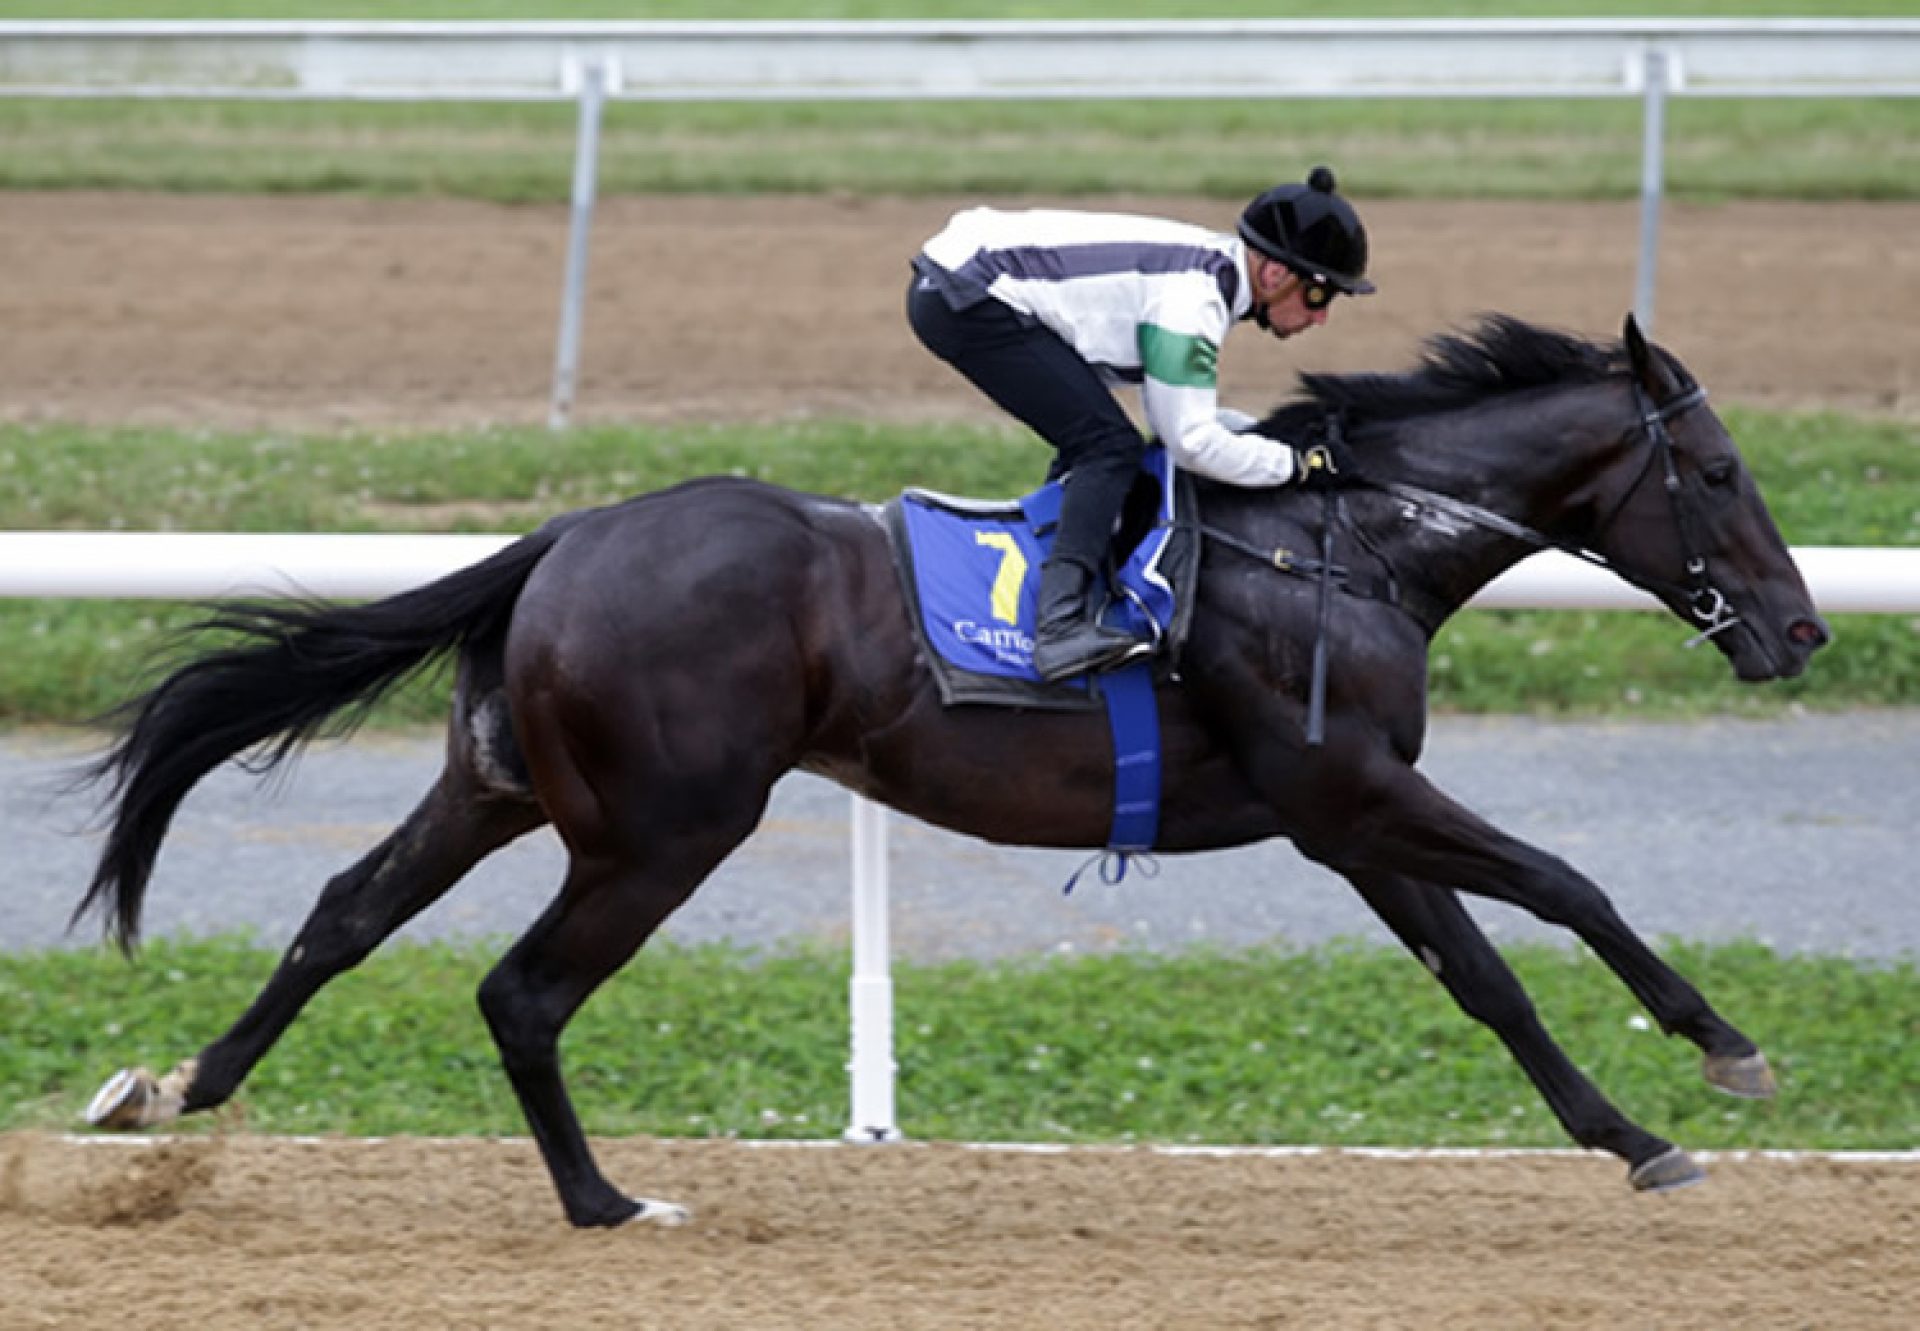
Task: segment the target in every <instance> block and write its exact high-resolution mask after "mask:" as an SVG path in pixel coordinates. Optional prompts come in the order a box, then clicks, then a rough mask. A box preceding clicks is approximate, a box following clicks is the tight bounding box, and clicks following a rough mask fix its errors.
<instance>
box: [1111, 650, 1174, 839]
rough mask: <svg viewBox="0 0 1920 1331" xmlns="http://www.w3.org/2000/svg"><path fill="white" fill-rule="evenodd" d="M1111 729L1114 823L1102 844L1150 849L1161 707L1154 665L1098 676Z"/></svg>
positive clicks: (1156, 825) (1155, 823) (1155, 831)
mask: <svg viewBox="0 0 1920 1331" xmlns="http://www.w3.org/2000/svg"><path fill="white" fill-rule="evenodd" d="M1100 691H1101V692H1102V693H1103V694H1104V695H1105V696H1106V700H1107V724H1108V726H1109V728H1110V729H1111V730H1112V731H1113V828H1112V830H1111V831H1110V832H1109V833H1108V834H1107V847H1108V848H1109V849H1110V850H1118V851H1123V852H1125V851H1140V850H1151V849H1153V843H1154V841H1155V839H1156V838H1157V837H1158V836H1159V834H1160V713H1159V711H1158V710H1157V709H1156V708H1155V706H1154V701H1153V670H1152V668H1151V667H1150V666H1147V665H1132V666H1128V667H1127V668H1126V669H1125V670H1116V671H1114V672H1113V673H1111V674H1107V675H1102V676H1101V677H1100Z"/></svg>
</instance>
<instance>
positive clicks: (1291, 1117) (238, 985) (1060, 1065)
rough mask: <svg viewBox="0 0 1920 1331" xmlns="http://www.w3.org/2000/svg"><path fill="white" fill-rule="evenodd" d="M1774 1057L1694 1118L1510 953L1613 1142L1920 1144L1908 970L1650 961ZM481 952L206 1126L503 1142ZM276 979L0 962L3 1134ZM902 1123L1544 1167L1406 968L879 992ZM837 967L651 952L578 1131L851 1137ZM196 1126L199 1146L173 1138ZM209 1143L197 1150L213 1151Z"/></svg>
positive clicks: (315, 1048) (1669, 1061)
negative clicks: (1585, 1075) (1682, 977)
mask: <svg viewBox="0 0 1920 1331" xmlns="http://www.w3.org/2000/svg"><path fill="white" fill-rule="evenodd" d="M1667 950H1668V952H1669V954H1670V956H1671V957H1672V959H1673V960H1674V961H1675V963H1676V964H1677V965H1678V967H1679V968H1680V969H1681V971H1682V972H1683V973H1685V974H1687V975H1688V976H1689V977H1690V978H1691V979H1693V980H1694V981H1695V982H1696V983H1698V984H1699V985H1700V986H1701V987H1702V988H1703V989H1704V990H1705V991H1706V992H1707V993H1708V994H1709V995H1710V996H1711V997H1712V998H1713V1000H1714V1002H1715V1003H1716V1004H1717V1005H1718V1006H1719V1007H1720V1009H1721V1010H1722V1011H1724V1012H1726V1013H1728V1014H1729V1015H1730V1017H1731V1018H1732V1019H1733V1020H1735V1021H1736V1022H1737V1023H1738V1024H1740V1025H1741V1026H1742V1027H1743V1028H1744V1029H1746V1030H1747V1031H1748V1033H1749V1034H1750V1035H1752V1036H1753V1037H1754V1038H1755V1039H1756V1040H1757V1041H1758V1042H1759V1043H1760V1044H1761V1045H1762V1047H1763V1048H1765V1049H1766V1050H1767V1051H1768V1053H1769V1055H1770V1057H1771V1058H1772V1059H1773V1060H1774V1062H1775V1064H1776V1066H1777V1068H1778V1070H1779V1072H1780V1075H1781V1079H1782V1085H1783V1093H1782V1095H1781V1097H1780V1099H1779V1100H1777V1101H1775V1102H1772V1103H1767V1104H1750V1103H1745V1102H1738V1101H1732V1100H1728V1099H1726V1098H1724V1097H1722V1096H1720V1095H1718V1094H1717V1093H1715V1092H1713V1091H1711V1090H1709V1089H1708V1088H1707V1087H1706V1086H1705V1084H1704V1083H1703V1082H1702V1081H1701V1080H1700V1078H1699V1076H1698V1056H1697V1054H1696V1053H1695V1051H1694V1050H1693V1049H1692V1048H1691V1047H1690V1046H1687V1045H1685V1044H1684V1043H1683V1042H1680V1041H1675V1040H1667V1039H1664V1038H1662V1037H1661V1036H1660V1035H1659V1034H1658V1032H1657V1031H1654V1030H1651V1029H1649V1027H1648V1023H1647V1022H1646V1020H1645V1018H1644V1017H1642V1016H1641V1015H1640V1010H1639V1009H1638V1007H1637V1006H1636V1005H1635V1004H1634V1002H1633V1000H1632V999H1631V997H1630V996H1629V995H1628V994H1627V993H1626V991H1625V990H1624V989H1623V988H1622V987H1621V985H1620V984H1619V983H1618V981H1617V980H1615V979H1614V977H1613V976H1612V975H1611V974H1610V973H1608V972H1607V971H1605V969H1604V968H1603V967H1601V966H1600V965H1599V964H1598V963H1597V962H1595V961H1593V960H1592V959H1591V958H1590V957H1588V956H1586V955H1584V954H1582V953H1575V952H1569V951H1562V950H1559V949H1555V948H1549V947H1541V946H1529V947H1522V948H1515V949H1513V950H1512V953H1511V955H1512V958H1513V961H1514V965H1515V969H1516V970H1517V971H1518V973H1519V974H1520V976H1521V978H1522V980H1523V981H1524V982H1525V983H1526V985H1527V987H1528V989H1529V991H1530V992H1531V993H1532V994H1533V996H1534V998H1535V1000H1536V1002H1537V1003H1538V1005H1539V1007H1540V1009H1541V1011H1542V1013H1543V1015H1544V1016H1545V1018H1546V1020H1547V1022H1548V1024H1549V1026H1550V1027H1551V1028H1552V1029H1553V1030H1554V1031H1555V1033H1556V1035H1557V1037H1558V1038H1559V1039H1560V1040H1561V1041H1562V1043H1563V1044H1564V1046H1565V1047H1566V1049H1567V1050H1568V1052H1569V1053H1570V1054H1571V1055H1572V1056H1573V1058H1574V1059H1575V1061H1576V1062H1578V1063H1580V1064H1581V1065H1582V1066H1583V1067H1585V1068H1586V1069H1587V1070H1588V1072H1589V1073H1590V1074H1591V1075H1592V1076H1593V1077H1594V1079H1595V1080H1596V1081H1597V1082H1598V1083H1599V1084H1600V1085H1601V1086H1602V1087H1603V1088H1605V1089H1606V1090H1607V1092H1608V1093H1609V1095H1610V1096H1611V1097H1612V1098H1613V1099H1614V1100H1615V1102H1616V1103H1618V1104H1620V1105H1621V1106H1622V1108H1624V1109H1625V1110H1626V1112H1628V1113H1629V1114H1630V1115H1632V1116H1634V1117H1635V1118H1637V1119H1639V1120H1641V1121H1643V1122H1645V1123H1646V1124H1647V1125H1648V1126H1649V1127H1651V1128H1652V1129H1653V1130H1655V1131H1658V1132H1661V1133H1662V1134H1663V1135H1669V1136H1673V1137H1675V1138H1676V1139H1678V1140H1680V1141H1683V1142H1685V1143H1686V1144H1687V1145H1689V1146H1695V1147H1702V1148H1740V1147H1766V1148H1803V1149H1816V1148H1818V1149H1870V1148H1878V1149H1893V1148H1910V1147H1912V1146H1913V1144H1914V1142H1915V1141H1916V1140H1920V1098H1916V1097H1915V1095H1914V1094H1913V1088H1914V1087H1915V1086H1920V973H1917V972H1916V971H1915V969H1914V967H1913V965H1912V964H1911V963H1908V964H1904V965H1900V966H1895V967H1865V966H1860V965H1857V964H1854V963H1852V962H1849V961H1846V960H1842V959H1837V958H1812V957H1785V956H1779V955H1776V954H1774V953H1772V952H1770V951H1768V950H1767V949H1765V948H1762V947H1759V946H1757V945H1720V946H1712V947H1704V946H1682V945H1672V946H1670V947H1669V948H1668V949H1667ZM495 954H496V949H494V948H491V947H485V946H480V945H472V944H469V945H461V946H450V945H419V944H415V945H401V946H398V947H395V948H392V949H389V950H387V951H385V952H383V953H381V954H379V955H378V956H377V957H375V958H374V959H373V960H372V961H371V962H369V963H368V964H367V965H366V966H364V967H362V968H361V969H360V970H358V971H356V972H353V973H351V974H349V975H347V976H344V977H342V978H341V979H340V980H339V981H338V982H337V983H336V984H334V985H333V986H332V987H330V988H329V989H328V990H327V991H326V992H325V993H324V994H323V995H322V996H321V997H320V998H319V999H318V1000H317V1001H316V1002H315V1004H314V1005H313V1007H312V1009H311V1010H310V1011H309V1012H308V1014H307V1015H306V1016H305V1017H303V1018H302V1020H301V1021H300V1022H299V1023H297V1024H296V1025H295V1026H294V1028H293V1029H292V1030H291V1032H289V1034H288V1035H287V1036H286V1038H285V1039H284V1040H283V1041H282V1042H281V1044H280V1045H279V1047H278V1048H276V1049H275V1050H274V1052H273V1053H272V1054H271V1055H269V1057H268V1058H267V1059H266V1060H265V1061H264V1062H263V1063H262V1064H261V1066H260V1067H259V1068H258V1070H257V1071H256V1072H255V1074H254V1076H253V1077H252V1078H251V1079H250V1080H249V1082H248V1083H247V1085H246V1087H245V1088H244V1089H243V1091H242V1094H241V1097H240V1099H239V1101H238V1103H237V1104H236V1105H235V1106H233V1107H231V1108H230V1109H229V1110H228V1111H226V1115H225V1119H226V1122H227V1124H228V1125H231V1124H233V1123H234V1122H236V1121H237V1122H240V1123H244V1124H245V1126H247V1127H249V1128H253V1129H259V1130H263V1131H273V1132H337V1133H347V1134H391V1133H413V1134H434V1135H439V1134H473V1133H483V1134H497V1133H513V1134H521V1133H524V1131H525V1126H524V1124H523V1123H522V1121H521V1119H520V1115H519V1110H518V1108H517V1106H516V1104H515V1102H514V1100H513V1097H512V1094H511V1092H510V1091H509V1089H508V1087H507V1084H506V1081H505V1078H504V1076H503V1075H502V1073H501V1072H500V1069H499V1066H498V1064H497V1062H496V1060H495V1057H494V1053H493V1049H492V1046H491V1044H490V1043H489V1042H488V1040H487V1037H486V1033H485V1028H484V1025H483V1023H482V1022H481V1020H480V1017H479V1014H478V1012H477V1011H476V1009H475V1007H474V1004H473V998H472V993H473V989H474V986H475V985H476V984H477V983H478V981H479V979H480V977H481V976H482V975H483V974H484V973H485V970H486V968H487V966H488V965H490V964H491V961H492V958H493V957H494V955H495ZM272 963H273V957H272V956H271V955H270V954H268V953H266V952H264V951H261V950H258V949H256V948H253V947H251V946H249V945H247V944H245V943H243V942H241V941H238V940H235V939H224V940H206V941H194V942H181V941H168V942H161V943H157V944H154V945H152V946H150V947H149V948H148V950H147V951H146V952H144V953H143V954H142V957H141V960H140V962H139V963H138V964H137V965H132V966H130V965H128V964H126V963H125V962H123V961H122V960H120V959H119V958H118V957H117V956H113V955H109V954H106V953H104V952H49V953H39V954H29V955H0V1029H3V1030H6V1031H8V1032H10V1033H11V1034H10V1036H9V1039H8V1040H7V1041H6V1042H5V1043H4V1044H0V1129H10V1128H28V1127H35V1128H42V1127H62V1126H67V1125H70V1124H71V1122H72V1120H73V1118H74V1116H75V1115H76V1114H77V1113H78V1112H79V1111H80V1109H81V1108H82V1107H83V1106H84V1105H85V1102H86V1099H87V1097H88V1096H89V1095H91V1094H92V1092H93V1091H94V1089H95V1088H96V1087H97V1086H98V1084H99V1083H100V1081H102V1080H103V1079H104V1078H105V1077H106V1075H107V1074H108V1073H110V1072H112V1071H113V1069H114V1068H116V1067H118V1066H121V1065H122V1063H123V1062H125V1061H130V1060H131V1061H139V1060H148V1061H151V1062H153V1063H154V1064H156V1065H163V1066H171V1064H172V1062H173V1061H175V1060H176V1059H178V1058H180V1057H183V1056H185V1055H186V1054H188V1053H191V1052H193V1051H194V1050H196V1049H198V1048H199V1047H200V1046H201V1045H202V1044H203V1043H204V1042H205V1041H207V1040H209V1039H210V1038H212V1037H213V1036H215V1035H217V1034H218V1033H219V1031H220V1030H221V1029H222V1027H223V1026H224V1024H225V1023H227V1022H230V1021H231V1020H233V1019H234V1017H235V1016H237V1015H238V1013H239V1012H240V1011H241V1009H242V1007H243V1006H244V1005H245V1004H246V1003H247V1002H248V1001H250V1000H251V998H252V996H253V994H254V992H255V991H256V990H257V988H258V986H259V985H260V984H261V983H262V982H263V981H264V979H265V977H266V975H267V973H268V971H269V970H270V968H271V966H272ZM895 986H896V1005H897V1012H898V1056H899V1061H900V1086H899V1091H900V1096H899V1117H900V1121H901V1123H902V1125H903V1127H904V1128H905V1130H906V1131H907V1132H909V1133H910V1134H911V1135H914V1136H918V1137H923V1138H940V1139H964V1140H982V1141H1081V1142H1090V1141H1166V1142H1215V1143H1287V1142H1316V1143H1330V1144H1339V1145H1369V1144H1388V1145H1409V1144H1427V1145H1457V1146H1493V1145H1501V1146H1512V1145H1528V1146H1552V1145H1564V1144H1565V1138H1564V1136H1563V1134H1562V1133H1561V1131H1560V1129H1559V1127H1558V1125H1557V1124H1556V1123H1555V1122H1554V1120H1553V1119H1552V1116H1551V1115H1550V1114H1549V1113H1548V1112H1547V1110H1546V1108H1545V1107H1544V1105H1543V1104H1542V1103H1541V1102H1540V1100H1539V1099H1538V1097H1537V1096H1536V1095H1535V1093H1534V1091H1533V1089H1532V1087H1531V1086H1529V1085H1528V1084H1527V1083H1526V1081H1525V1079H1524V1078H1523V1077H1522V1075H1521V1074H1520V1072H1519V1071H1518V1070H1517V1068H1516V1067H1515V1066H1514V1065H1513V1064H1512V1062H1511V1061H1510V1060H1509V1058H1508V1057H1507V1055H1506V1053H1505V1051H1504V1049H1503V1048H1502V1047H1501V1046H1500V1044H1499V1043H1498V1042H1497V1041H1496V1040H1495V1039H1494V1038H1493V1037H1492V1036H1491V1035H1490V1034H1488V1033H1487V1032H1485V1031H1484V1030H1483V1029H1482V1028H1480V1027H1478V1026H1476V1025H1474V1024H1473V1023H1472V1022H1470V1021H1469V1020H1467V1019H1466V1018H1465V1017H1464V1016H1462V1015H1461V1014H1460V1013H1459V1012H1458V1011H1457V1010H1456V1009H1455V1008H1454V1007H1453V1005H1452V1003H1451V1002H1450V1000H1448V999H1447V998H1446V996H1445V995H1444V993H1443V992H1442V991H1441V990H1440V988H1439V987H1438V986H1437V985H1435V984H1434V983H1433V982H1432V980H1431V979H1430V978H1429V977H1428V976H1427V975H1426V973H1425V972H1424V971H1423V970H1422V969H1421V968H1420V966H1418V965H1417V964H1415V963H1414V962H1412V961H1411V960H1409V959H1408V958H1406V957H1405V956H1404V955H1403V954H1401V953H1399V952H1397V951H1391V950H1387V949H1383V948H1374V947H1367V946H1360V945H1344V946H1330V947H1324V948H1316V949H1313V950H1310V951H1298V952H1295V951H1283V950H1277V949H1274V950H1261V951H1255V952H1248V953H1200V952H1194V953H1185V954H1179V955H1175V956H1170V957H1148V956H1142V955H1124V954H1123V955H1113V956H1102V957H1082V958H1078V959H1071V960H1066V959H1059V958H1055V959H1050V960H1044V961H1042V960H1034V961H1023V962H1006V963H997V964H980V963H950V964H944V965H938V966H926V965H913V964H902V965H899V966H897V967H896V969H895ZM846 992H847V961H846V957H845V955H844V954H836V955H828V954H826V953H824V952H796V953H783V954H777V955H766V956H760V955H752V954H748V953H743V952H740V951H736V950H730V949H726V948H721V947H713V946H705V947H699V948H685V947H676V946H673V945H656V946H655V947H653V948H650V949H649V950H648V951H647V952H646V953H645V954H644V955H643V956H642V957H641V958H640V959H639V960H638V961H636V962H635V963H634V964H633V965H631V966H630V967H629V968H628V969H627V970H626V971H625V972H623V973H622V974H621V975H620V976H618V977H616V978H615V980H614V981H612V982H611V983H610V984H609V985H608V986H607V987H606V988H605V989H604V990H603V991H602V992H601V993H600V994H599V995H598V996H596V997H595V999H594V1000H593V1001H592V1002H591V1003H590V1004H589V1005H588V1007H587V1008H586V1009H585V1010H584V1011H583V1012H582V1014H581V1015H580V1017H579V1019H578V1020H577V1021H576V1022H575V1023H574V1026H573V1027H572V1029H571V1030H570V1032H569V1034H568V1036H567V1039H566V1044H565V1052H566V1057H567V1063H568V1067H569V1076H570V1079H571V1081H572V1084H573V1087H574V1089H575V1092H576V1095H577V1096H578V1098H579V1101H580V1105H581V1109H582V1114H583V1117H584V1118H585V1120H586V1122H587V1123H588V1125H589V1127H590V1129H591V1130H592V1131H594V1132H596V1133H607V1134H630V1133H652V1134H660V1135H669V1136H710V1135H713V1136H718V1135H726V1136H735V1135H737V1136H742V1137H766V1138H808V1137H823V1136H832V1135H834V1134H836V1133H837V1132H838V1131H839V1128H840V1127H841V1126H842V1125H843V1124H844V1122H845V1114H846V1103H847V1087H846V1081H845V1075H844V1072H843V1070H842V1069H843V1067H844V1064H845V1059H846V1048H847V1019H846ZM191 1122H193V1121H191V1120H190V1121H189V1123H191ZM219 1126H220V1120H218V1119H216V1120H214V1121H213V1122H211V1123H207V1122H202V1123H201V1124H200V1130H206V1129H209V1128H212V1129H217V1128H218V1127H219Z"/></svg>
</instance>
